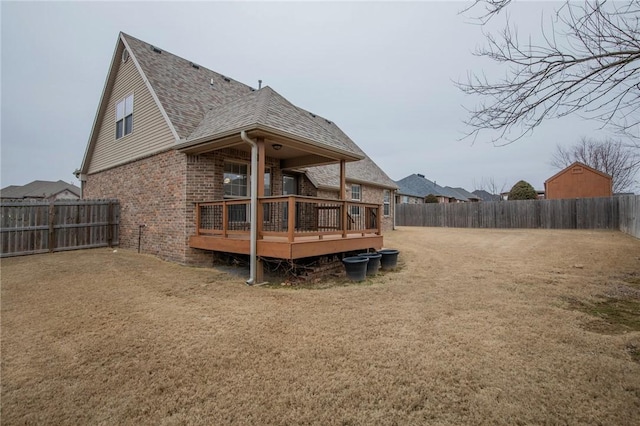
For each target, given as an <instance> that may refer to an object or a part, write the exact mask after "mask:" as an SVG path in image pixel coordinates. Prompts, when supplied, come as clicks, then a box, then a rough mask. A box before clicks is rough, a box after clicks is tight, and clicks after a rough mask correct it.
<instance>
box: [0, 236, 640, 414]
mask: <svg viewBox="0 0 640 426" xmlns="http://www.w3.org/2000/svg"><path fill="white" fill-rule="evenodd" d="M385 243H386V245H387V246H388V247H394V248H399V249H400V250H401V254H400V259H401V267H400V269H399V270H398V271H396V272H392V273H385V274H382V275H379V276H378V277H376V278H374V279H370V280H368V281H366V282H364V283H361V284H349V285H347V283H346V282H345V281H344V280H336V283H337V284H339V285H334V286H328V288H323V289H309V288H302V289H300V288H293V287H279V288H273V287H253V288H250V287H247V286H245V285H244V277H239V276H235V275H229V274H227V273H225V272H222V271H220V270H216V269H205V268H189V267H184V266H179V265H175V264H171V263H166V262H162V261H160V260H158V259H156V258H153V257H151V256H145V255H138V254H136V253H134V252H131V251H126V250H118V251H117V252H116V253H114V252H113V251H112V250H107V249H96V250H86V251H77V252H66V253H58V254H53V255H37V256H29V257H20V258H10V259H6V260H3V261H2V269H1V273H2V293H1V297H2V299H1V308H2V310H1V314H2V340H1V343H2V366H1V367H2V371H1V373H2V413H1V416H2V418H1V421H2V424H4V425H11V424H139V423H143V424H163V425H172V424H232V423H234V424H322V425H325V424H326V425H334V424H342V425H347V424H365V425H371V424H382V425H391V424H429V423H434V424H604V425H612V424H616V425H625V424H629V425H630V424H638V421H639V419H640V358H639V351H640V331H639V330H640V328H638V327H636V326H635V324H636V323H635V322H634V321H637V320H638V317H639V316H640V312H638V310H637V308H638V306H640V305H638V301H639V300H640V240H637V239H634V238H632V237H630V236H627V235H624V234H622V233H619V232H605V231H597V232H588V231H584V232H583V231H547V230H467V229H440V228H401V229H399V230H397V231H395V232H390V233H388V234H387V235H386V236H385ZM325 287H327V286H325ZM612 300H613V301H618V300H622V301H626V302H629V303H630V305H629V306H630V308H629V309H627V310H628V311H629V310H630V311H629V312H627V317H626V318H627V319H626V320H624V321H620V322H616V321H615V320H613V319H612V318H613V317H609V316H606V315H604V314H602V315H600V314H599V313H598V311H597V310H593V309H591V308H594V307H596V306H599V305H598V304H599V303H601V302H603V301H612ZM634 303H635V305H634ZM589 309H591V310H589ZM598 315H600V316H598Z"/></svg>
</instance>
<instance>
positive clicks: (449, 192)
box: [396, 173, 479, 204]
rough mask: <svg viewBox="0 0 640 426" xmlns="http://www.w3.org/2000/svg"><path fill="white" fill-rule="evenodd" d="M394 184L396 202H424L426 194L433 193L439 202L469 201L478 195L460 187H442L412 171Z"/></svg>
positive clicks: (475, 198)
mask: <svg viewBox="0 0 640 426" xmlns="http://www.w3.org/2000/svg"><path fill="white" fill-rule="evenodd" d="M396 184H397V185H398V191H397V193H396V194H397V195H396V203H397V204H420V203H424V199H425V197H426V196H427V195H434V196H435V197H436V198H437V199H438V202H439V203H460V202H469V201H472V199H473V201H479V199H478V197H476V196H475V195H474V194H471V193H470V192H467V191H465V190H464V189H462V188H451V187H442V186H440V185H438V184H437V183H435V182H432V181H430V180H429V179H427V178H426V177H425V176H424V175H422V174H420V173H414V174H412V175H409V176H407V177H405V178H403V179H400V180H398V181H396Z"/></svg>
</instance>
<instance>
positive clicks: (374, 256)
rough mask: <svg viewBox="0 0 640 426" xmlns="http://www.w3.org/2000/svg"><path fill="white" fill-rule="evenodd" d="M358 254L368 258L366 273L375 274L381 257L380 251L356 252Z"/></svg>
mask: <svg viewBox="0 0 640 426" xmlns="http://www.w3.org/2000/svg"><path fill="white" fill-rule="evenodd" d="M358 256H359V257H366V258H368V259H369V263H367V275H375V274H377V273H378V269H380V258H381V257H382V255H381V254H380V253H358Z"/></svg>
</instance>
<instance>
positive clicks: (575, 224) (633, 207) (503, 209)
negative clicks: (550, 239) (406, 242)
mask: <svg viewBox="0 0 640 426" xmlns="http://www.w3.org/2000/svg"><path fill="white" fill-rule="evenodd" d="M638 210H640V196H637V195H630V196H620V197H605V198H574V199H565V200H523V201H493V202H479V203H456V204H446V203H444V204H435V203H434V204H399V205H397V206H396V224H397V225H399V226H440V227H452V228H548V229H620V230H622V231H624V232H626V233H628V234H631V235H634V236H635V237H640V229H639V228H640V218H639V217H638V216H639V213H638Z"/></svg>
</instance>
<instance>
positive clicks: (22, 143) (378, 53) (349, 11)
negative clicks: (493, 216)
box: [0, 1, 609, 191]
mask: <svg viewBox="0 0 640 426" xmlns="http://www.w3.org/2000/svg"><path fill="white" fill-rule="evenodd" d="M468 4H470V3H469V2H411V3H397V2H393V3H379V2H357V3H343V2H334V3H324V2H323V3H308V2H287V3H271V2H257V3H256V2H251V3H249V2H224V3H222V2H207V3H183V2H180V3H178V2H176V3H173V2H136V3H129V2H126V3H122V2H113V3H89V2H71V3H58V2H51V3H49V2H48V3H32V2H6V1H2V2H0V13H1V24H2V25H1V27H2V29H1V31H2V34H1V39H2V58H1V59H2V87H1V91H2V105H1V107H2V109H1V122H0V126H1V137H2V139H1V143H2V149H1V154H2V157H1V162H2V163H1V165H2V172H1V180H2V181H1V184H2V187H5V186H7V185H24V184H26V183H28V182H30V181H32V180H35V179H41V180H58V179H62V180H65V181H67V182H72V183H76V184H78V182H77V181H76V179H75V178H74V177H73V175H72V173H73V171H74V170H75V169H76V168H79V167H80V164H81V163H82V158H83V156H84V152H85V148H86V144H87V140H88V138H89V133H90V131H91V126H92V124H93V120H94V117H95V113H96V109H97V106H98V101H99V99H100V95H101V93H102V89H103V87H104V83H105V78H106V75H107V71H108V67H109V64H110V61H111V57H112V55H113V50H114V47H115V45H116V41H117V37H118V32H119V31H123V32H125V33H128V34H130V35H132V36H134V37H137V38H139V39H142V40H144V41H147V42H149V43H151V44H153V45H156V46H158V47H160V48H162V49H165V50H167V51H169V52H171V53H173V54H176V55H178V56H181V57H183V58H186V59H188V60H192V61H193V62H196V63H200V64H202V65H203V66H206V67H207V68H210V69H213V70H214V71H217V72H219V73H221V74H224V75H227V76H230V77H232V78H234V79H235V80H238V81H241V82H243V83H245V84H248V85H251V86H253V87H257V85H258V79H261V80H262V81H263V85H269V86H270V87H271V88H273V89H274V90H276V91H277V92H279V93H280V94H281V95H283V96H284V97H285V98H287V99H288V100H289V101H291V102H292V103H294V104H296V105H298V106H299V107H301V108H305V109H307V110H309V111H312V112H314V113H316V114H319V115H322V116H324V117H326V118H328V119H331V120H332V121H334V122H335V123H336V124H337V125H338V126H340V127H341V128H342V130H343V131H344V132H346V133H347V134H348V135H349V136H350V137H351V138H352V139H353V140H354V141H355V142H356V143H357V144H358V145H359V146H360V147H361V148H362V149H363V150H364V151H365V152H367V154H368V155H369V156H370V157H371V158H372V159H373V160H374V161H375V162H376V163H377V164H378V165H379V166H380V167H382V169H383V170H385V172H386V173H387V174H388V175H389V176H390V177H391V178H392V179H394V180H399V179H401V178H403V177H405V176H407V175H409V174H412V173H421V174H424V175H425V176H426V177H427V178H429V179H431V180H433V181H436V182H437V183H438V184H440V185H442V186H447V185H448V186H454V187H457V186H461V187H464V188H465V189H467V190H469V191H471V190H474V189H476V188H477V187H478V186H479V184H480V182H481V181H482V180H485V181H486V180H488V179H493V180H494V181H495V182H496V183H497V184H498V185H499V186H500V187H502V186H503V185H504V187H505V189H506V190H508V189H509V188H510V187H511V186H512V185H513V184H514V183H515V182H517V181H518V180H520V179H524V180H526V181H528V182H529V183H531V184H532V185H533V186H534V187H535V188H538V189H543V186H544V185H543V184H544V181H545V180H546V179H547V178H548V177H550V176H552V175H553V174H554V173H556V172H557V170H556V169H554V168H553V167H551V166H550V165H549V162H550V160H551V155H552V153H553V150H554V147H555V145H556V144H557V143H563V144H572V143H574V142H576V141H577V140H578V139H579V138H580V137H581V136H590V137H591V136H596V137H597V136H602V137H604V136H608V135H609V134H608V133H606V132H604V131H599V130H597V129H598V127H599V125H598V123H594V122H588V121H584V120H582V119H580V118H578V117H571V118H565V119H562V120H553V121H551V122H548V123H545V124H544V125H543V126H542V127H540V128H538V129H537V130H536V131H535V132H534V133H533V134H532V135H530V136H527V137H525V138H523V139H521V140H520V141H518V142H515V143H513V144H511V145H508V146H504V147H495V146H493V145H492V144H490V143H488V142H487V141H488V140H490V136H491V135H490V134H487V135H486V137H484V138H481V139H479V140H477V141H476V142H475V143H473V144H472V143H471V141H470V140H468V139H465V140H460V138H461V137H462V136H464V134H465V131H467V130H468V129H466V128H465V126H464V124H463V120H464V119H465V116H466V115H465V114H466V113H465V110H464V108H463V106H464V105H466V106H472V105H474V103H475V102H476V101H477V100H475V99H472V98H469V97H466V96H465V95H463V94H462V93H461V92H460V91H459V90H458V89H457V88H456V87H455V86H454V84H453V81H457V80H462V79H464V78H465V77H466V75H467V73H468V72H469V71H472V72H485V73H487V74H489V75H492V74H493V75H495V74H497V75H501V74H503V73H504V70H502V69H500V68H499V67H497V66H496V65H495V64H491V63H487V62H486V61H485V60H483V59H481V58H477V57H474V56H473V55H472V52H473V51H474V49H475V48H476V47H478V46H481V45H482V44H483V35H482V32H481V28H480V27H479V26H477V25H473V24H472V23H470V19H468V18H465V17H464V16H461V15H460V14H459V12H460V11H461V10H462V9H463V8H464V7H465V6H466V5H468ZM554 5H556V6H557V4H554V3H549V2H527V3H516V4H515V5H512V6H510V14H511V20H512V21H514V22H517V23H518V27H519V29H520V30H521V31H522V32H523V33H527V34H528V33H529V32H533V33H535V32H537V31H538V30H539V28H540V20H541V13H542V11H543V9H544V10H547V11H549V10H551V9H552V7H553V6H554ZM493 24H494V25H497V24H498V22H497V21H496V22H494V23H493ZM498 189H500V188H498Z"/></svg>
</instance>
